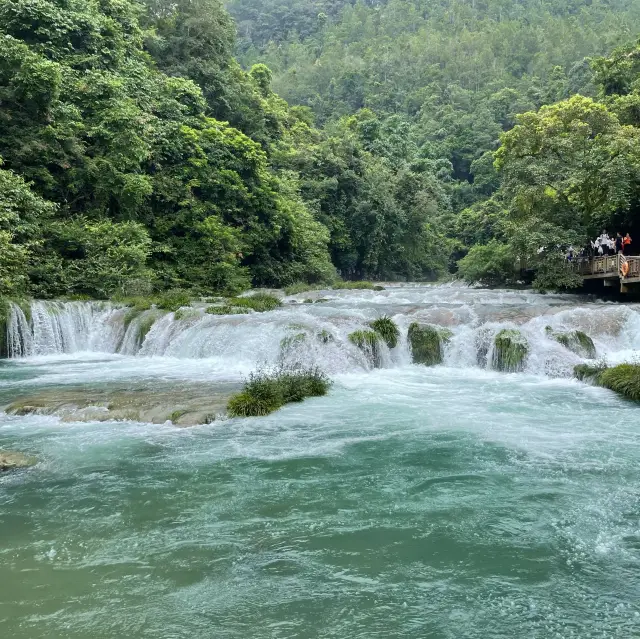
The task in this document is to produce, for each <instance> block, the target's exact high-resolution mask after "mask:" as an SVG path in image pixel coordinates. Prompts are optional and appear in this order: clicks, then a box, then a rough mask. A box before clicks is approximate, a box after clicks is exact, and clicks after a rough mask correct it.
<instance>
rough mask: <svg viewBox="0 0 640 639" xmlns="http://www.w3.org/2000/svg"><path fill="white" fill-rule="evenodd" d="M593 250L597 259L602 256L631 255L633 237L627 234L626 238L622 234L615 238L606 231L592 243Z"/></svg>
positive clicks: (617, 234)
mask: <svg viewBox="0 0 640 639" xmlns="http://www.w3.org/2000/svg"><path fill="white" fill-rule="evenodd" d="M591 249H592V250H593V254H594V256H595V257H600V256H602V255H605V256H606V255H618V254H621V255H631V236H630V235H629V233H627V234H626V235H625V236H624V237H623V236H622V233H616V236H615V237H609V234H608V233H607V231H606V230H604V231H602V234H601V235H600V236H598V237H597V238H596V240H595V241H594V242H591Z"/></svg>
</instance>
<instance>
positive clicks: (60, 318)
mask: <svg viewBox="0 0 640 639" xmlns="http://www.w3.org/2000/svg"><path fill="white" fill-rule="evenodd" d="M575 299H576V298H568V297H567V296H564V297H562V296H550V295H549V296H539V295H537V296H536V295H534V294H532V293H522V292H507V291H493V292H488V291H473V289H464V290H458V289H456V288H447V289H443V288H439V287H430V288H427V287H423V288H419V287H414V288H411V287H397V288H395V287H394V288H390V289H389V290H388V291H385V292H372V291H366V292H348V293H346V292H345V293H335V294H334V295H333V297H332V298H331V299H329V300H327V301H325V302H323V303H321V304H310V303H307V304H304V303H301V300H300V298H299V297H296V296H292V297H291V298H288V299H287V300H286V302H287V303H286V304H285V305H284V306H283V307H282V308H281V309H278V310H276V311H272V312H269V313H251V314H247V315H222V316H220V315H209V314H207V313H206V312H205V306H204V305H197V304H196V307H194V308H192V309H188V311H187V312H182V313H181V314H180V315H179V316H178V318H176V314H174V313H170V312H166V311H161V310H159V309H155V308H152V309H150V310H147V311H137V310H136V309H132V308H126V307H123V306H119V305H117V304H112V303H108V302H61V301H34V302H32V303H31V307H30V309H28V310H29V312H27V313H25V312H24V311H23V310H22V309H21V308H20V307H18V306H17V305H15V304H11V307H10V312H9V315H8V318H7V346H8V354H9V357H12V358H24V357H35V356H42V355H59V354H73V353H81V352H84V353H87V352H88V353H105V354H117V355H122V356H130V357H139V358H140V357H171V358H181V359H193V360H198V359H210V360H217V361H218V362H219V364H220V366H221V367H222V368H223V369H224V368H229V369H231V368H234V367H239V368H241V369H242V370H251V369H252V368H255V366H257V365H260V364H262V363H266V364H275V363H278V362H281V363H285V364H295V363H304V364H308V365H317V366H319V367H321V368H322V369H323V370H325V371H326V372H327V373H329V374H336V373H344V372H350V371H359V370H369V369H371V368H373V366H374V362H373V361H372V358H371V357H367V355H366V354H365V353H363V352H362V351H361V350H359V349H358V348H357V347H356V346H355V345H354V344H352V343H351V342H350V340H349V334H350V333H351V332H353V331H356V330H361V329H363V328H368V323H369V322H370V321H372V320H373V319H375V318H376V317H379V316H380V315H382V314H386V315H389V316H391V317H392V318H393V319H394V321H395V322H396V323H397V325H398V326H399V328H400V334H401V338H400V340H399V343H398V346H397V347H396V348H394V349H393V350H389V349H388V348H387V347H386V345H384V344H382V345H381V346H380V349H379V353H378V354H377V358H376V364H377V365H379V366H381V367H383V368H390V367H399V366H406V365H409V364H410V363H411V353H410V347H409V344H408V343H407V337H406V336H407V329H408V327H409V324H410V323H411V322H418V323H432V324H436V325H439V326H446V327H448V328H449V329H450V330H451V331H452V333H453V336H452V337H451V339H450V341H449V342H448V344H447V345H446V348H445V358H444V363H445V365H446V366H448V367H453V368H470V367H479V368H490V367H491V361H492V354H493V342H494V338H495V336H496V334H497V333H498V332H499V331H501V330H503V329H505V328H508V329H517V330H518V331H519V332H520V333H521V334H522V336H523V337H524V339H526V341H527V344H528V357H527V361H526V365H525V367H524V370H525V372H528V373H533V374H543V375H550V376H554V377H555V376H570V375H571V372H572V369H573V367H574V366H575V365H576V364H578V363H580V362H581V361H583V360H582V358H581V357H579V356H578V355H576V354H574V353H573V352H571V351H569V350H567V348H565V347H564V346H563V345H562V344H560V343H558V341H556V340H555V339H553V338H552V336H551V335H550V334H549V331H548V329H547V327H551V329H552V330H553V331H573V330H582V331H584V332H585V333H587V334H588V335H590V336H591V338H592V339H593V340H594V342H595V345H596V348H597V352H598V357H606V358H607V359H608V360H609V361H612V362H615V361H623V360H629V359H633V358H634V357H635V353H636V352H637V349H640V313H639V312H638V308H639V307H637V306H633V305H613V304H601V303H584V301H583V303H582V304H581V305H577V304H576V301H575ZM578 301H580V300H578Z"/></svg>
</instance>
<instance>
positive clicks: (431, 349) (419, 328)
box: [407, 322, 453, 366]
mask: <svg viewBox="0 0 640 639" xmlns="http://www.w3.org/2000/svg"><path fill="white" fill-rule="evenodd" d="M452 335H453V333H452V332H451V331H450V330H449V329H446V328H440V327H438V326H431V325H420V324H418V323H417V322H413V323H412V324H411V325H410V326H409V333H408V336H407V337H408V339H409V344H410V345H411V354H412V357H413V362H414V364H423V365H424V366H435V365H437V364H442V362H443V360H444V346H445V344H446V343H447V342H448V341H449V340H450V339H451V336H452Z"/></svg>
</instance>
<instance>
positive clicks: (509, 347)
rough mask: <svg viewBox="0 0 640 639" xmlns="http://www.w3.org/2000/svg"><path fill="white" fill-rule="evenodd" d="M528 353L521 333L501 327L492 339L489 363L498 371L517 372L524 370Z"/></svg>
mask: <svg viewBox="0 0 640 639" xmlns="http://www.w3.org/2000/svg"><path fill="white" fill-rule="evenodd" d="M528 354H529V344H528V343H527V340H526V339H525V338H524V336H523V335H522V333H521V332H520V331H518V330H515V329H503V330H501V331H500V332H499V333H498V334H497V335H496V336H495V339H494V340H493V358H492V360H491V365H492V367H493V368H494V369H495V370H498V371H503V372H505V373H518V372H520V371H522V370H524V365H525V362H526V360H527V355H528Z"/></svg>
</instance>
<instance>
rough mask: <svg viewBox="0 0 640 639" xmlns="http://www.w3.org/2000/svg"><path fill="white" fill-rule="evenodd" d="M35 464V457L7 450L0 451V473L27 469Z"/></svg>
mask: <svg viewBox="0 0 640 639" xmlns="http://www.w3.org/2000/svg"><path fill="white" fill-rule="evenodd" d="M35 464H36V459H35V457H30V456H29V455H23V454H22V453H15V452H12V451H9V450H0V473H2V472H7V471H10V470H17V469H19V468H29V467H30V466H35Z"/></svg>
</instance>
